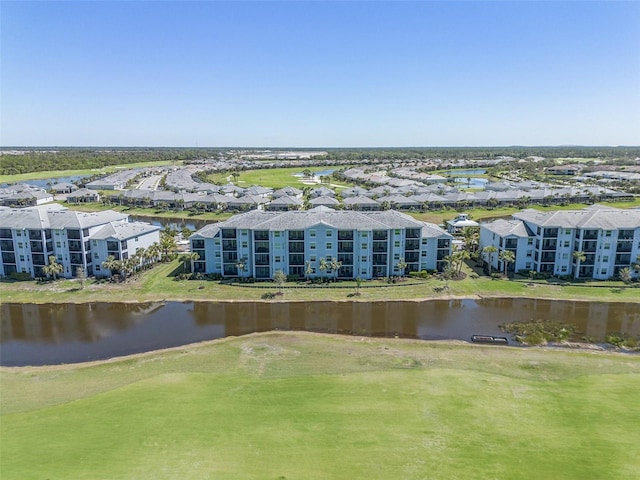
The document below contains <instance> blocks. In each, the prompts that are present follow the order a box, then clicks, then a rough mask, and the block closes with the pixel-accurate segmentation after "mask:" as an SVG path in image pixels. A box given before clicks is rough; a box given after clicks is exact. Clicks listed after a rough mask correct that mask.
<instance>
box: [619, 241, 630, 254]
mask: <svg viewBox="0 0 640 480" xmlns="http://www.w3.org/2000/svg"><path fill="white" fill-rule="evenodd" d="M632 248H633V243H632V242H630V241H623V242H618V245H617V246H616V252H630V251H631V250H632Z"/></svg>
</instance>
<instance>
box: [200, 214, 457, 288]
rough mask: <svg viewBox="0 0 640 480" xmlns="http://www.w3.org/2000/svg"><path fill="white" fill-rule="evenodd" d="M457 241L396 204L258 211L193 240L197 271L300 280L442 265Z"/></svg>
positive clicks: (366, 275) (206, 229)
mask: <svg viewBox="0 0 640 480" xmlns="http://www.w3.org/2000/svg"><path fill="white" fill-rule="evenodd" d="M452 239H453V237H452V236H451V235H450V234H448V233H447V232H446V231H444V230H443V229H441V228H440V227H438V226H437V225H434V224H431V223H426V222H420V221H417V220H415V219H414V218H412V217H410V216H409V215H406V214H404V213H400V212H397V211H394V210H387V211H381V212H354V211H347V210H333V209H331V208H328V207H324V206H320V207H316V208H313V209H311V210H308V211H304V212H302V211H289V212H267V211H263V210H252V211H250V212H247V213H244V214H239V215H235V216H233V217H231V218H230V219H229V220H226V221H224V222H221V223H216V224H211V225H207V226H206V227H204V228H202V229H200V230H198V231H197V232H195V233H194V234H193V235H191V237H190V242H191V250H192V251H193V252H194V253H197V254H198V257H199V259H198V260H197V261H196V262H195V264H194V268H195V271H197V272H203V273H212V274H220V275H222V276H223V277H254V278H256V279H269V278H273V277H274V275H275V273H276V272H277V271H278V270H281V271H282V272H284V273H285V274H287V275H290V276H297V277H300V278H302V277H310V278H314V277H323V276H324V277H328V276H331V277H337V278H358V277H360V278H362V279H370V278H375V277H388V276H393V275H402V274H404V273H406V272H412V271H419V270H442V268H443V267H444V263H445V261H444V259H445V257H447V256H448V255H449V254H450V253H451V247H452ZM323 260H324V261H323ZM332 260H333V261H334V264H333V267H332V266H331V262H332ZM336 262H340V263H339V265H340V266H339V267H338V268H337V271H336V265H337V263H336ZM321 266H323V267H324V268H321Z"/></svg>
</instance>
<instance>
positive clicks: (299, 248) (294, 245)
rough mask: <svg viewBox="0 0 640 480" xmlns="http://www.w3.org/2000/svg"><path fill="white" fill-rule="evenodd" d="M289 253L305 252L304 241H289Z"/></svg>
mask: <svg viewBox="0 0 640 480" xmlns="http://www.w3.org/2000/svg"><path fill="white" fill-rule="evenodd" d="M289 253H304V242H289Z"/></svg>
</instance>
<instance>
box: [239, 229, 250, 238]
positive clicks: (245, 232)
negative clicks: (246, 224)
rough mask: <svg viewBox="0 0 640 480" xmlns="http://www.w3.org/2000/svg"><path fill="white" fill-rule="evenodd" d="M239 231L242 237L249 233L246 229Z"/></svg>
mask: <svg viewBox="0 0 640 480" xmlns="http://www.w3.org/2000/svg"><path fill="white" fill-rule="evenodd" d="M240 233H241V235H242V236H243V237H246V236H247V235H249V232H247V231H246V230H240Z"/></svg>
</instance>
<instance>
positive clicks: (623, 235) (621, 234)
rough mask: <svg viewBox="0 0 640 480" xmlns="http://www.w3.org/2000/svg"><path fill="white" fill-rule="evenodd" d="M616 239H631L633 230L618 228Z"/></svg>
mask: <svg viewBox="0 0 640 480" xmlns="http://www.w3.org/2000/svg"><path fill="white" fill-rule="evenodd" d="M618 240H633V230H619V231H618Z"/></svg>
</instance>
